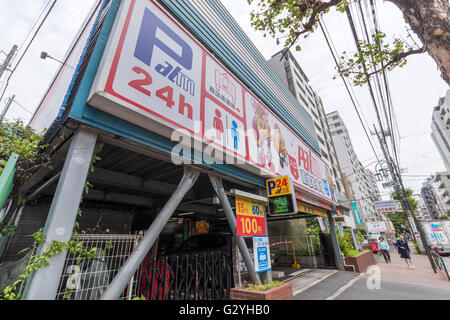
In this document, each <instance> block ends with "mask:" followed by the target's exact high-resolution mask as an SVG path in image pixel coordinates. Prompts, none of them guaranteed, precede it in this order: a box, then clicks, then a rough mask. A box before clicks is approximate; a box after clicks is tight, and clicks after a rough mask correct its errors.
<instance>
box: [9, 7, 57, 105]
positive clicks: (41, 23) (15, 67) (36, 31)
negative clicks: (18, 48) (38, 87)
mask: <svg viewBox="0 0 450 320" xmlns="http://www.w3.org/2000/svg"><path fill="white" fill-rule="evenodd" d="M57 1H58V0H53V2H52V4H51V6H50V8H49V9H48V10H47V13H46V14H45V16H44V18H43V19H42V21H41V22H40V23H39V25H38V27H37V29H36V30H35V31H34V34H33V37H32V38H31V40H30V41H29V43H28V45H27V46H26V48H25V50H24V51H23V52H22V54H21V56H20V58H19V61H18V62H17V63H16V64H15V66H14V68H13V70H12V71H11V73H10V74H9V76H8V79H7V80H6V85H5V87H4V88H3V92H2V94H1V96H0V101H1V100H2V99H3V95H4V94H5V92H6V89H7V88H8V85H9V80H10V79H11V77H12V76H13V75H14V72H15V71H16V69H17V67H18V66H19V65H20V62H22V59H23V57H24V56H25V54H26V53H27V52H28V49H29V48H30V46H31V44H32V43H33V41H34V39H36V36H37V35H38V33H39V31H40V30H41V28H42V26H43V25H44V22H45V21H46V20H47V18H48V16H49V15H50V13H51V12H52V10H53V8H54V7H55V5H56V2H57Z"/></svg>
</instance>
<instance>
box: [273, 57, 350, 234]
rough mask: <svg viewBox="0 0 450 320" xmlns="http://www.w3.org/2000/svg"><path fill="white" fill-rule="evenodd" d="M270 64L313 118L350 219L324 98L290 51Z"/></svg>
mask: <svg viewBox="0 0 450 320" xmlns="http://www.w3.org/2000/svg"><path fill="white" fill-rule="evenodd" d="M268 63H269V65H270V66H271V67H272V69H273V70H274V71H275V72H276V73H277V74H278V76H279V77H280V79H281V80H282V81H283V82H284V83H285V85H286V86H287V87H288V88H289V91H291V93H292V95H293V96H294V97H295V98H296V99H297V100H298V101H299V102H300V104H301V105H302V106H303V107H304V108H305V109H306V111H307V112H308V113H309V115H310V116H311V118H312V119H313V123H314V129H315V131H316V134H317V140H318V141H319V146H320V153H321V156H322V159H323V160H324V161H325V163H326V164H327V165H328V166H329V167H330V168H331V169H332V172H333V182H334V183H335V186H336V190H337V193H338V194H337V199H338V200H339V201H340V202H341V203H342V206H341V208H340V209H341V211H344V212H345V213H347V216H348V217H349V216H351V214H350V210H351V206H350V205H349V201H348V198H349V195H348V194H347V193H346V187H345V186H344V183H345V180H344V179H343V177H342V174H341V168H340V166H339V161H338V159H337V154H336V150H335V147H334V144H333V139H332V136H331V131H330V128H329V126H328V121H327V117H326V112H325V108H324V105H323V101H322V99H321V98H320V96H319V95H318V94H317V93H316V92H315V91H314V90H313V88H312V87H311V86H310V84H309V79H308V77H307V76H306V74H305V72H304V71H303V69H302V68H301V66H300V64H299V63H298V61H297V60H296V59H295V57H294V56H293V55H292V53H291V52H290V51H288V52H286V51H285V50H282V51H280V52H278V53H276V54H275V55H273V56H272V58H271V59H269V60H268ZM344 215H345V214H344ZM345 224H346V225H347V226H348V227H355V225H354V221H353V219H348V221H347V222H346V223H345Z"/></svg>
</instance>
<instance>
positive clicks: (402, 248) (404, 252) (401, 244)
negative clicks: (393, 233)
mask: <svg viewBox="0 0 450 320" xmlns="http://www.w3.org/2000/svg"><path fill="white" fill-rule="evenodd" d="M397 246H398V253H399V254H400V258H402V259H405V262H406V264H407V265H408V269H413V270H414V269H416V268H414V266H413V264H412V260H411V250H410V249H409V246H408V241H406V240H405V239H404V237H403V236H402V235H401V236H400V237H399V240H398V241H397Z"/></svg>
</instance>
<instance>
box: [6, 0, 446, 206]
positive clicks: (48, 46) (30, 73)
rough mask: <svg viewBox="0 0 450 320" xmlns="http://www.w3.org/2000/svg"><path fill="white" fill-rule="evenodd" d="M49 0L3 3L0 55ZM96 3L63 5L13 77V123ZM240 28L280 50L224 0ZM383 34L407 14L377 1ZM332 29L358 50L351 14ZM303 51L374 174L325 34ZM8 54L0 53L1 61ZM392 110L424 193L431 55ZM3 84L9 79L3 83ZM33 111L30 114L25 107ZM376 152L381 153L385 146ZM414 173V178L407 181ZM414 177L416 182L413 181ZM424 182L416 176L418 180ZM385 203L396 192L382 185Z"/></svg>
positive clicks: (401, 74) (330, 21)
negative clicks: (44, 56)
mask: <svg viewBox="0 0 450 320" xmlns="http://www.w3.org/2000/svg"><path fill="white" fill-rule="evenodd" d="M46 2H47V0H33V1H30V0H15V1H11V0H0V7H1V8H2V10H1V11H0V30H2V32H1V33H0V50H2V51H4V52H8V51H9V50H10V49H11V47H12V46H13V44H18V45H20V44H21V43H22V42H23V40H24V37H25V36H26V34H27V32H28V30H29V28H30V26H31V24H32V22H33V21H34V19H35V18H36V16H37V15H38V13H39V12H40V9H41V7H42V5H43V4H44V3H46ZM94 2H95V0H77V1H73V0H58V2H57V4H56V6H55V8H54V10H53V12H52V13H51V15H50V16H49V18H48V19H47V21H46V22H45V24H44V26H43V27H42V29H41V31H40V33H39V34H38V36H37V37H36V40H35V41H34V43H33V44H32V46H31V47H30V50H29V51H28V53H27V55H26V56H25V58H24V59H23V61H22V63H21V64H20V66H19V67H18V69H17V71H16V72H15V74H14V76H13V77H12V78H11V81H10V84H9V87H8V90H7V91H6V94H5V96H4V98H3V101H0V110H3V107H4V105H5V100H6V98H8V97H10V96H12V95H14V94H15V95H16V100H17V101H18V102H19V103H20V105H19V104H13V106H12V107H11V109H10V111H9V112H8V114H7V118H8V119H17V118H21V119H23V120H24V121H25V122H28V121H29V120H30V118H31V114H30V112H34V111H35V109H36V108H37V106H38V104H39V102H40V100H41V98H42V96H43V95H44V93H45V91H46V89H47V87H48V85H49V83H50V81H51V79H52V78H53V76H54V74H55V72H56V71H57V69H58V67H59V64H58V62H56V61H53V60H48V59H47V60H42V59H40V53H41V52H42V51H46V52H48V53H49V54H50V55H51V56H53V57H55V58H57V59H60V60H61V59H63V57H64V55H65V53H66V51H67V50H68V48H69V45H70V43H71V42H72V40H73V38H74V36H75V34H76V32H77V30H78V29H79V28H80V26H81V24H82V23H83V21H84V19H85V17H86V15H87V13H88V12H89V10H90V9H91V7H92V5H93V4H94ZM222 3H223V4H224V6H225V7H226V8H227V9H228V10H229V11H230V13H231V15H232V16H233V17H234V18H235V20H236V21H237V22H238V24H239V25H240V26H241V28H242V29H243V30H244V31H245V32H246V34H247V35H248V36H249V37H250V39H251V40H252V41H253V42H254V44H255V45H256V47H257V48H258V49H259V50H260V51H261V53H262V54H263V56H264V57H265V58H266V59H269V58H270V57H271V56H272V55H273V54H275V53H276V52H278V51H280V50H281V49H282V46H277V44H276V41H275V40H274V39H272V38H264V37H263V35H262V33H260V32H256V31H254V30H253V29H252V27H251V25H250V12H251V8H250V6H249V5H248V4H247V1H246V0H222ZM377 4H378V16H379V19H380V25H381V30H382V31H384V32H385V33H386V34H388V36H402V37H406V36H405V29H406V24H405V23H404V20H403V18H402V14H401V12H400V10H398V9H397V8H396V7H395V6H394V5H393V4H392V3H390V2H386V1H377ZM324 21H325V24H326V26H327V28H328V30H329V32H330V35H331V39H332V41H333V42H334V45H335V46H336V48H337V51H338V52H339V53H341V52H343V51H347V52H348V51H354V50H355V46H354V42H353V38H352V36H351V32H350V27H349V25H348V22H347V19H346V16H345V15H342V14H338V13H335V12H333V11H332V12H331V13H330V14H329V15H327V16H326V17H325V20H324ZM300 45H301V46H302V51H301V52H295V51H294V52H293V53H294V56H295V57H296V58H297V59H298V61H299V63H300V65H301V66H302V68H303V69H304V71H305V73H306V75H307V76H308V78H309V80H310V85H311V86H312V88H313V89H314V90H315V91H316V93H317V94H318V95H319V96H320V97H321V98H322V100H323V103H324V106H325V111H326V112H332V111H335V110H337V111H338V112H339V113H340V115H341V117H342V118H343V120H344V123H345V124H346V126H347V128H348V129H349V132H350V137H351V139H352V143H353V146H354V148H355V152H356V154H357V155H358V157H359V159H360V160H361V161H362V163H363V165H367V168H369V169H371V170H374V166H375V165H374V164H371V163H373V161H374V160H375V156H374V154H373V151H372V149H371V147H370V144H369V143H368V140H367V138H366V136H365V133H364V131H363V128H362V126H361V124H360V122H359V120H358V118H357V114H356V111H355V110H354V108H353V106H352V104H351V101H350V99H349V97H348V95H347V92H346V90H345V87H344V86H343V83H342V80H340V78H339V77H336V79H334V78H335V76H336V71H335V68H334V61H333V59H332V56H331V54H330V52H329V50H328V47H327V46H326V42H325V40H324V37H323V36H322V34H321V33H320V32H316V33H314V34H313V35H312V36H311V37H309V38H308V39H302V40H301V42H300ZM3 59H4V55H3V54H1V53H0V61H3ZM388 77H389V83H390V87H391V93H392V98H393V105H394V109H395V113H396V117H397V121H398V127H399V131H400V136H401V137H402V138H401V139H400V167H401V168H402V169H407V171H406V172H405V173H404V174H405V176H404V177H403V179H404V183H405V186H406V187H410V188H412V189H414V191H415V192H416V193H417V192H419V191H420V187H421V184H422V182H423V181H424V179H425V176H426V175H430V174H434V173H436V172H439V171H444V170H445V167H444V164H443V162H442V160H441V158H440V156H439V153H438V151H437V149H436V147H435V145H434V143H433V141H432V139H431V136H430V134H431V116H432V110H433V107H435V106H436V105H437V103H438V100H439V98H440V97H443V96H445V93H446V91H447V89H448V86H447V84H446V83H445V82H444V81H443V80H442V79H441V77H440V73H439V71H438V70H437V65H436V63H435V62H434V60H433V59H432V58H431V57H430V56H428V55H427V54H422V55H417V56H411V57H410V58H409V59H408V64H407V65H406V66H405V67H404V68H403V69H399V70H395V71H392V72H390V73H389V75H388ZM3 80H4V79H3ZM355 92H356V94H357V97H358V102H359V104H360V105H361V108H362V110H363V114H364V117H365V118H366V120H367V123H368V124H369V126H370V127H371V128H373V125H372V124H373V123H375V120H376V118H375V112H374V108H373V105H372V102H371V100H370V95H369V91H368V89H367V87H364V88H362V89H359V88H358V89H355ZM23 107H24V108H26V109H28V112H27V111H25V110H23ZM373 143H376V150H378V151H379V150H380V148H379V147H378V143H377V142H376V141H375V139H373ZM408 175H409V176H408ZM413 175H415V176H416V177H413ZM419 175H420V177H417V176H419ZM379 188H380V191H381V193H382V195H383V196H384V198H386V196H387V195H388V193H389V189H383V188H382V187H381V185H380V186H379Z"/></svg>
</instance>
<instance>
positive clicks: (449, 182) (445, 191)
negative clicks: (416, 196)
mask: <svg viewBox="0 0 450 320" xmlns="http://www.w3.org/2000/svg"><path fill="white" fill-rule="evenodd" d="M433 187H434V190H435V191H436V194H437V195H438V197H437V199H438V204H439V207H440V208H441V211H442V212H443V214H444V215H447V216H448V212H449V211H450V171H445V172H438V173H437V174H436V175H435V176H433Z"/></svg>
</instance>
